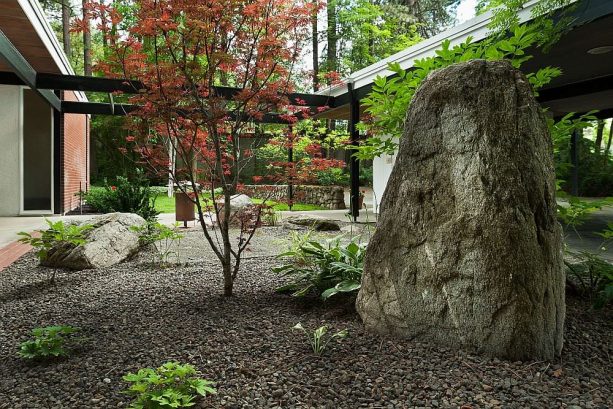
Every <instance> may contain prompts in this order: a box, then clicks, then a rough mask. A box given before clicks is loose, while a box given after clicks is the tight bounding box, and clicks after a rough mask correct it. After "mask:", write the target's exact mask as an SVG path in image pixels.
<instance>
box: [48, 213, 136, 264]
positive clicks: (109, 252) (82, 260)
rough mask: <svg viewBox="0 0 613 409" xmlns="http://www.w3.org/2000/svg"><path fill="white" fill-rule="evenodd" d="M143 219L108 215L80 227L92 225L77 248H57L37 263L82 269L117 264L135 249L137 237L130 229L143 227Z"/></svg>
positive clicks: (128, 215) (125, 215) (122, 214)
mask: <svg viewBox="0 0 613 409" xmlns="http://www.w3.org/2000/svg"><path fill="white" fill-rule="evenodd" d="M145 223H146V221H145V219H143V218H142V217H140V216H139V215H137V214H132V213H108V214H104V215H102V216H97V217H95V218H93V219H91V220H87V221H84V222H81V224H88V225H92V226H93V229H91V230H89V231H88V232H87V233H85V234H84V236H85V240H86V242H85V243H84V244H81V245H79V246H76V247H75V246H71V245H66V244H63V245H57V246H55V247H54V248H52V249H51V250H49V252H48V254H47V257H46V258H45V259H44V260H43V261H41V264H43V265H45V266H49V267H62V268H70V269H73V270H84V269H88V268H100V267H108V266H111V265H113V264H117V263H120V262H122V261H124V260H125V259H127V258H129V257H130V256H132V255H133V254H134V253H136V252H137V251H138V249H139V246H140V243H139V234H138V232H135V231H133V230H132V229H131V227H132V226H139V227H140V226H143V225H144V224H145Z"/></svg>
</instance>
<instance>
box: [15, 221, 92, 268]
mask: <svg viewBox="0 0 613 409" xmlns="http://www.w3.org/2000/svg"><path fill="white" fill-rule="evenodd" d="M45 221H46V222H47V224H48V225H49V228H48V229H46V230H36V233H37V234H34V235H33V234H30V233H26V232H23V231H22V232H19V233H17V234H18V235H19V236H21V238H20V239H19V241H20V242H22V243H26V244H29V245H31V246H32V247H34V248H35V249H37V252H36V254H37V255H38V258H39V259H40V260H41V261H42V260H45V259H46V258H47V256H48V254H49V250H51V249H52V248H53V247H55V246H56V245H62V244H64V245H69V246H74V247H77V246H79V245H81V244H85V243H86V242H87V240H86V238H85V233H87V232H88V231H89V230H91V229H93V227H94V226H92V225H90V224H84V225H78V224H71V223H64V222H63V221H62V220H58V221H56V222H52V221H51V220H49V219H45Z"/></svg>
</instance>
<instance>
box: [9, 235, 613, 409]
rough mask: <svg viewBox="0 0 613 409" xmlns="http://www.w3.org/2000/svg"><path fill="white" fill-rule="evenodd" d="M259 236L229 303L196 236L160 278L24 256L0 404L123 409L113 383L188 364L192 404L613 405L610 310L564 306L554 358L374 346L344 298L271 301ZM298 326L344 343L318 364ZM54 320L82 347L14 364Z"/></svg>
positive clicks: (279, 238) (274, 297) (400, 344)
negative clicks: (198, 393)
mask: <svg viewBox="0 0 613 409" xmlns="http://www.w3.org/2000/svg"><path fill="white" fill-rule="evenodd" d="M260 233H261V234H259V235H258V236H257V238H256V242H255V244H256V245H254V247H253V249H254V250H253V252H251V253H249V254H248V257H249V258H248V259H246V260H245V262H244V266H243V268H242V271H241V276H240V278H239V279H238V281H237V283H236V286H235V294H236V295H235V297H232V298H224V297H222V296H221V295H220V293H221V273H220V269H219V267H218V265H217V263H216V262H215V261H214V260H213V259H212V258H211V257H209V256H210V254H209V253H206V252H205V250H203V247H202V245H201V244H198V243H199V242H198V236H197V234H202V233H198V232H197V231H193V232H188V234H187V235H188V237H186V239H185V243H184V244H186V245H187V246H188V247H189V248H190V250H189V251H188V252H187V253H186V254H189V255H190V256H189V257H188V259H187V260H184V261H189V262H188V263H187V265H182V266H175V267H169V268H164V269H161V268H158V267H154V266H152V265H151V264H150V263H149V262H148V260H149V257H148V255H147V254H143V255H141V256H139V257H137V258H136V259H134V260H132V261H130V262H127V263H123V264H120V265H117V266H115V267H111V268H106V269H99V270H88V271H82V272H70V271H59V272H58V275H57V277H56V285H55V286H52V285H49V284H48V283H47V281H46V280H47V276H48V270H47V269H46V268H42V267H39V266H38V265H37V261H36V259H35V257H34V255H33V254H31V253H30V254H28V255H26V256H25V257H24V258H22V259H21V260H20V261H18V262H17V263H16V264H14V265H13V266H11V267H9V268H8V269H6V270H4V271H2V272H0V362H1V363H0V408H2V409H5V408H6V409H9V408H10V409H18V408H24V409H25V408H27V409H30V408H31V409H36V408H115V407H126V406H127V403H128V398H127V396H126V395H124V394H122V392H121V391H122V390H124V389H125V388H126V387H127V384H125V383H124V382H123V381H122V380H121V376H122V375H123V374H125V373H126V372H128V371H136V370H137V369H139V368H141V367H154V366H155V367H157V366H159V365H161V364H162V363H163V362H165V361H168V360H178V361H180V362H189V363H192V364H193V365H195V366H196V367H197V368H198V369H199V370H200V371H201V372H202V373H203V374H204V377H205V378H207V379H211V380H213V381H215V382H217V388H218V394H217V395H215V396H211V397H210V398H208V399H205V400H202V401H200V402H199V404H198V405H197V406H196V407H212V408H217V407H227V408H267V407H283V408H294V407H298V408H303V407H314V408H358V407H370V408H410V407H462V408H485V407H505V408H528V407H530V408H550V407H551V408H560V407H568V408H579V407H580V408H607V407H613V390H612V389H613V388H612V384H611V373H612V372H611V363H612V362H611V352H612V347H613V339H612V335H611V334H612V333H613V331H612V329H613V324H612V322H613V320H612V318H613V314H612V311H611V309H608V310H604V311H597V312H594V311H591V310H589V304H587V303H585V302H583V301H579V300H576V299H569V300H568V311H567V330H566V345H565V350H564V353H563V356H562V357H561V359H560V360H558V361H556V362H507V361H500V360H496V359H489V358H484V357H479V356H475V355H471V354H467V353H463V352H458V351H454V350H449V349H441V348H436V347H433V346H430V345H425V344H421V343H417V342H413V341H403V340H396V339H387V338H382V337H379V336H375V335H371V334H367V333H365V332H364V331H363V329H362V326H361V324H360V321H359V317H358V316H357V315H356V314H355V312H354V311H353V308H352V306H351V303H349V302H347V301H340V300H339V301H336V302H335V303H332V304H326V305H322V304H321V303H320V302H318V301H317V300H314V299H302V300H299V299H292V298H290V297H287V296H284V295H279V294H275V293H274V291H273V289H274V288H275V287H276V286H278V285H279V284H280V281H279V278H278V277H277V276H275V275H274V274H272V273H270V267H271V266H273V265H275V264H277V263H279V261H278V260H276V259H274V258H273V257H271V254H275V253H277V252H279V251H280V250H282V249H283V246H284V245H285V243H286V242H287V235H286V233H285V232H283V231H282V230H280V229H273V228H271V229H264V230H262V231H261V232H260ZM258 244H259V247H258V246H257V245H258ZM190 246H191V247H190ZM199 246H200V247H199ZM207 255H209V256H207ZM297 322H301V323H302V324H303V325H304V326H305V327H308V328H311V329H313V328H315V327H317V326H319V325H322V324H324V323H325V324H327V325H329V326H330V327H331V328H332V329H334V330H341V329H344V328H346V329H348V330H349V337H348V338H346V339H344V340H342V341H341V342H339V343H335V344H333V345H331V346H330V347H329V349H328V350H327V352H326V353H325V354H324V355H323V356H322V357H319V356H315V355H313V354H312V353H311V352H310V350H309V347H308V346H307V344H306V343H305V340H304V338H303V335H302V334H301V333H297V332H293V331H292V330H291V327H292V326H293V325H294V324H296V323H297ZM52 324H67V325H73V326H77V327H80V328H81V329H82V331H83V333H84V335H85V336H86V337H88V340H87V341H86V342H85V343H84V344H83V345H82V346H81V348H80V349H79V350H78V351H76V352H75V354H74V355H72V356H70V357H67V358H63V359H59V360H57V361H55V362H49V363H39V364H32V363H27V362H24V361H23V360H22V359H20V358H19V357H17V354H16V351H17V349H18V345H19V343H20V342H21V341H23V340H25V339H26V338H27V337H28V334H29V331H30V330H31V329H32V328H34V327H39V326H46V325H52Z"/></svg>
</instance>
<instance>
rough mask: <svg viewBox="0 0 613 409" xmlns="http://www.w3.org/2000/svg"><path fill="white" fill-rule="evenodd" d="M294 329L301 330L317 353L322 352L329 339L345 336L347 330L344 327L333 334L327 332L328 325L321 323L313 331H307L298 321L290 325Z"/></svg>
mask: <svg viewBox="0 0 613 409" xmlns="http://www.w3.org/2000/svg"><path fill="white" fill-rule="evenodd" d="M292 329H294V330H298V331H302V332H303V333H304V335H305V336H306V338H307V341H308V342H309V345H310V346H311V349H312V350H313V352H314V353H316V354H317V355H321V354H323V353H324V351H325V350H326V348H327V347H328V344H329V343H330V341H332V340H335V339H342V338H345V337H347V335H348V334H349V332H348V331H347V330H346V329H344V330H342V331H338V332H336V333H334V334H328V326H327V325H322V326H321V327H319V328H317V329H316V330H315V331H312V332H311V331H307V330H306V329H305V328H304V327H303V326H302V324H301V323H298V324H296V325H294V326H293V327H292Z"/></svg>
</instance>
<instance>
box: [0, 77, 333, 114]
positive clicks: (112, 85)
mask: <svg viewBox="0 0 613 409" xmlns="http://www.w3.org/2000/svg"><path fill="white" fill-rule="evenodd" d="M31 81H32V84H30V83H27V82H26V81H24V80H23V79H22V78H20V77H19V76H18V75H15V74H14V73H11V72H3V73H0V83H1V84H9V85H28V86H29V87H32V86H34V87H35V88H37V89H42V90H64V91H84V92H85V91H87V92H104V93H112V92H123V93H126V94H136V93H139V92H141V91H144V90H145V86H144V85H143V84H142V82H140V81H137V80H126V79H115V78H102V77H89V76H83V75H63V74H49V73H34V74H33V75H32V79H31ZM213 88H214V90H215V93H216V94H217V95H218V96H220V97H222V98H225V99H232V98H234V97H235V96H236V95H238V93H239V92H241V91H242V90H241V89H240V88H233V87H221V86H219V87H213ZM287 98H288V99H289V101H290V103H291V104H295V105H302V104H303V105H304V106H311V107H325V106H332V105H333V104H334V97H331V96H327V95H319V94H305V93H300V92H292V93H289V94H287ZM299 102H300V103H299Z"/></svg>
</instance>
